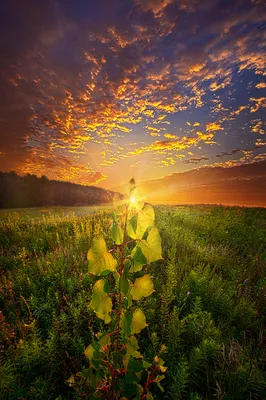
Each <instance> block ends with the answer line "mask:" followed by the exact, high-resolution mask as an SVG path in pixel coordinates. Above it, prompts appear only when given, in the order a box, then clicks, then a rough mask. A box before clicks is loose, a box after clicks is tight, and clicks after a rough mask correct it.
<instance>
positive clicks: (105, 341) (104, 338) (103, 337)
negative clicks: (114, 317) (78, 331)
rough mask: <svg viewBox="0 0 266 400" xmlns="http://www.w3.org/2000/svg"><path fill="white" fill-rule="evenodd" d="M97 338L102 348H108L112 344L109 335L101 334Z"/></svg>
mask: <svg viewBox="0 0 266 400" xmlns="http://www.w3.org/2000/svg"><path fill="white" fill-rule="evenodd" d="M96 336H97V338H98V342H99V343H100V345H101V346H106V345H109V344H111V338H110V336H109V335H108V333H106V332H104V333H102V332H99V333H98V334H97V335H96Z"/></svg>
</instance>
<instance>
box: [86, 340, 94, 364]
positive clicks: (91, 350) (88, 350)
mask: <svg viewBox="0 0 266 400" xmlns="http://www.w3.org/2000/svg"><path fill="white" fill-rule="evenodd" d="M93 353H94V348H93V347H92V345H91V344H90V345H89V346H88V347H87V348H86V349H85V351H84V354H85V356H86V357H87V358H88V359H89V360H90V361H91V360H92V358H93Z"/></svg>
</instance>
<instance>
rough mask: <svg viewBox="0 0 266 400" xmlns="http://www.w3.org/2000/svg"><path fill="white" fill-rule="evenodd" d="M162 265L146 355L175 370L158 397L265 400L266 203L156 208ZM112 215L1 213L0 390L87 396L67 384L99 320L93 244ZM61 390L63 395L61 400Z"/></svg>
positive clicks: (84, 210)
mask: <svg viewBox="0 0 266 400" xmlns="http://www.w3.org/2000/svg"><path fill="white" fill-rule="evenodd" d="M155 210H156V224H157V226H158V228H159V230H160V234H161V236H162V247H163V257H164V259H163V260H162V261H159V262H156V263H153V264H152V265H151V267H150V272H151V274H152V276H153V279H154V285H155V289H156V292H155V293H154V294H153V295H152V296H151V297H150V298H149V299H146V300H145V302H144V303H143V307H145V314H146V316H147V322H148V323H149V326H148V328H146V329H145V331H143V334H142V335H140V337H141V338H140V341H139V342H140V345H141V351H142V353H143V354H144V356H146V357H147V358H149V357H150V356H151V355H152V354H154V353H156V351H157V349H158V348H159V347H160V346H161V344H165V345H166V346H167V354H166V355H165V356H164V358H165V364H166V366H167V367H168V369H167V372H166V378H165V379H164V380H163V381H162V382H161V383H162V386H163V387H164V389H165V392H164V393H163V394H162V393H161V392H157V389H156V390H155V388H154V392H153V396H154V398H156V399H162V398H164V399H190V400H192V399H193V400H196V399H197V400H198V399H219V400H221V399H223V400H233V399H239V400H241V399H243V400H246V399H258V400H261V399H266V392H265V388H266V367H265V360H266V352H265V349H266V340H265V336H266V329H265V325H266V324H265V309H266V275H265V267H266V210H265V209H248V208H237V207H236V208H226V207H208V206H188V207H156V208H155ZM109 213H110V211H109V210H108V207H106V208H104V209H99V208H96V209H95V208H90V207H76V208H73V207H71V208H67V209H66V208H64V209H60V208H55V209H52V210H50V209H46V210H45V211H44V209H28V210H16V213H13V212H10V211H1V213H0V218H1V220H0V276H1V277H0V310H1V313H0V343H1V345H0V362H1V364H0V398H1V399H56V398H57V397H58V398H60V399H73V398H75V399H79V398H80V399H81V398H82V397H78V396H77V395H76V394H75V392H74V391H73V389H71V388H70V387H69V385H68V384H67V383H66V380H67V379H68V378H69V377H70V376H71V374H72V373H75V372H77V371H81V370H82V368H83V367H84V366H85V365H86V360H85V357H84V355H83V352H84V349H85V347H87V346H88V345H89V344H90V342H91V340H92V338H93V335H94V333H95V332H97V331H98V330H100V328H101V326H102V323H101V321H99V320H98V319H97V318H96V317H95V315H94V313H93V311H92V310H91V309H89V308H88V303H89V302H90V299H91V288H92V284H93V279H92V278H91V277H90V276H89V275H88V274H87V261H86V255H87V251H88V249H89V247H90V244H91V240H92V238H93V237H94V236H95V235H99V234H102V235H104V237H105V238H106V240H107V242H108V244H109V245H111V243H110V239H108V235H107V232H108V227H109V224H110V214H109ZM59 396H61V397H59Z"/></svg>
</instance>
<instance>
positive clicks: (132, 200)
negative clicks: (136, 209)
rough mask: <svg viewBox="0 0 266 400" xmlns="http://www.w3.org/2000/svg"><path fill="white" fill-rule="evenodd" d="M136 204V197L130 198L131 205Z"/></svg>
mask: <svg viewBox="0 0 266 400" xmlns="http://www.w3.org/2000/svg"><path fill="white" fill-rule="evenodd" d="M135 202H136V199H135V197H134V196H133V197H130V203H131V204H135Z"/></svg>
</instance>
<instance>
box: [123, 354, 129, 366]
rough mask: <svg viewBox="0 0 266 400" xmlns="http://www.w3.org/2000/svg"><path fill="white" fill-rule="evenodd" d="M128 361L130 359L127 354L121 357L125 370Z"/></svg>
mask: <svg viewBox="0 0 266 400" xmlns="http://www.w3.org/2000/svg"><path fill="white" fill-rule="evenodd" d="M129 359H130V355H129V354H126V355H124V356H123V365H124V368H125V370H127V367H128V362H129Z"/></svg>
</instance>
